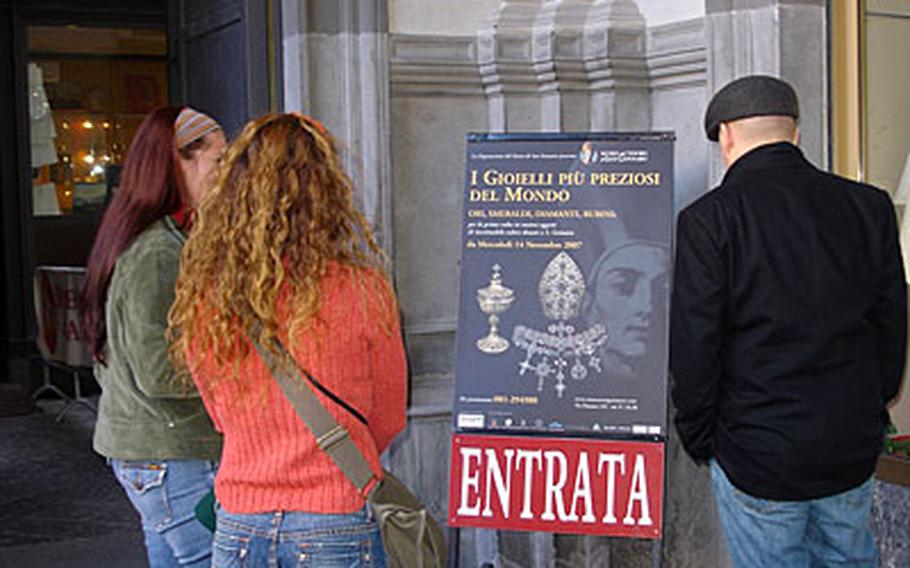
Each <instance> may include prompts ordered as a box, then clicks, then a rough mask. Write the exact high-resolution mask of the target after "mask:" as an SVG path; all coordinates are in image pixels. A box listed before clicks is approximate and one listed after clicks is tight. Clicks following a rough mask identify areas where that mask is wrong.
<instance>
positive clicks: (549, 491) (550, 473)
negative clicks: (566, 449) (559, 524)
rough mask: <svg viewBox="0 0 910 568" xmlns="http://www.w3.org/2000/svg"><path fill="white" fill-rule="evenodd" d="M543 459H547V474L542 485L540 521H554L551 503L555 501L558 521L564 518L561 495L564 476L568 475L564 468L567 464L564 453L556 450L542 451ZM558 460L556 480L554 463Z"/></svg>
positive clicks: (564, 483)
mask: <svg viewBox="0 0 910 568" xmlns="http://www.w3.org/2000/svg"><path fill="white" fill-rule="evenodd" d="M543 457H544V459H545V460H546V461H547V476H546V480H545V483H546V485H544V489H543V490H544V511H543V514H542V515H541V516H540V520H541V521H555V520H556V516H555V515H553V504H554V503H556V507H557V508H556V513H557V514H558V515H559V520H560V521H565V520H566V504H565V501H564V500H563V497H562V488H563V487H565V485H566V478H567V477H568V475H567V472H566V469H567V468H568V464H567V462H566V455H565V454H564V453H562V452H558V451H549V452H544V453H543ZM557 462H559V473H558V481H555V480H556V478H557V477H556V476H557V473H556V467H555V466H556V463H557Z"/></svg>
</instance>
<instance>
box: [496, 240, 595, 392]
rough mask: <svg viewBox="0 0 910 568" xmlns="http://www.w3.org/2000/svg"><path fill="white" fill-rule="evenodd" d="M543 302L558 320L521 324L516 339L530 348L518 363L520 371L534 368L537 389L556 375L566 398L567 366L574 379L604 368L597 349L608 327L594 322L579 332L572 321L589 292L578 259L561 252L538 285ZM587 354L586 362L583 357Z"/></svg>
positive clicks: (546, 311) (546, 312)
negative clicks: (535, 325) (538, 326)
mask: <svg viewBox="0 0 910 568" xmlns="http://www.w3.org/2000/svg"><path fill="white" fill-rule="evenodd" d="M538 293H539V295H540V306H541V309H542V310H543V313H544V315H545V316H547V318H548V319H550V320H554V322H555V323H552V324H550V325H548V326H547V331H538V330H535V329H531V328H529V327H526V326H523V325H518V326H515V330H514V332H513V333H512V341H513V342H514V343H515V345H516V346H518V347H519V348H520V349H522V350H524V351H525V352H526V357H525V359H524V361H522V362H521V363H519V364H518V374H519V375H524V374H525V373H527V372H529V371H530V372H533V373H534V374H535V375H536V376H537V390H538V391H542V390H543V386H544V383H545V382H546V380H547V379H548V378H550V377H551V376H553V377H555V379H556V384H555V385H554V388H555V389H556V396H558V397H560V398H562V395H563V393H564V392H565V390H566V388H567V387H566V384H565V379H566V369H567V368H568V374H569V376H571V377H572V378H573V379H574V380H577V381H582V380H584V379H585V378H587V376H588V370H589V369H594V370H596V371H597V372H600V370H601V369H600V358H599V357H597V356H595V355H594V353H596V352H597V349H598V348H599V347H600V346H601V345H603V344H604V343H606V341H607V329H606V327H604V326H603V325H602V324H594V325H592V326H591V327H589V328H588V329H586V330H584V331H580V332H578V333H576V332H575V327H574V326H573V325H571V324H569V323H568V321H569V320H571V319H574V318H576V317H578V315H579V312H580V311H581V305H582V300H583V299H584V296H585V277H584V274H583V273H582V271H581V269H580V268H579V267H578V264H577V263H576V262H575V260H574V259H573V258H572V257H571V256H569V254H568V253H566V252H560V253H559V254H557V255H556V256H555V257H553V259H552V260H550V262H549V263H548V264H547V266H546V268H545V269H544V271H543V274H541V276H540V284H539V286H538ZM584 358H587V361H586V362H583V359H584Z"/></svg>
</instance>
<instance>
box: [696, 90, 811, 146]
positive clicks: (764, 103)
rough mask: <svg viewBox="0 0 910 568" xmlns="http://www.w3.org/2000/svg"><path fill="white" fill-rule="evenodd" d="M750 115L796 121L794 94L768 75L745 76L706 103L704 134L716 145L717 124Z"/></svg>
mask: <svg viewBox="0 0 910 568" xmlns="http://www.w3.org/2000/svg"><path fill="white" fill-rule="evenodd" d="M750 116H792V117H793V118H794V119H795V120H799V101H798V100H797V98H796V91H794V90H793V87H791V86H790V84H789V83H787V82H785V81H781V80H780V79H778V78H776V77H770V76H768V75H748V76H746V77H742V78H739V79H736V80H735V81H732V82H730V83H727V84H726V85H725V86H724V88H723V89H721V90H719V91H717V94H715V95H714V97H713V98H712V99H711V102H710V103H708V110H707V111H706V112H705V134H707V135H708V140H711V141H712V142H717V136H718V132H719V130H720V124H721V123H722V122H731V121H734V120H739V119H741V118H748V117H750Z"/></svg>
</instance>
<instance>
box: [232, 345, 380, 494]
mask: <svg viewBox="0 0 910 568" xmlns="http://www.w3.org/2000/svg"><path fill="white" fill-rule="evenodd" d="M250 339H251V340H252V342H253V345H255V346H256V350H257V351H259V356H260V357H261V358H262V361H263V362H264V363H265V365H266V367H268V368H269V370H270V371H271V372H272V375H273V376H274V377H275V380H276V381H277V382H278V386H279V387H281V392H283V393H284V396H285V397H287V399H288V401H289V402H290V403H291V406H293V407H294V410H296V411H297V415H298V416H300V419H301V420H303V423H304V424H306V425H307V428H309V429H310V432H312V433H313V435H314V436H315V437H316V443H317V444H318V445H319V448H320V449H321V450H322V451H324V452H325V453H327V454H329V457H331V458H332V461H334V462H335V465H337V466H338V468H339V469H341V471H342V472H343V473H344V475H345V476H346V477H347V478H348V479H349V480H350V481H351V483H353V484H354V487H356V488H357V490H358V491H359V492H360V494H361V495H363V496H366V494H367V493H366V492H367V489H368V487H369V486H370V482H371V481H373V479H374V478H375V477H376V476H375V474H374V473H373V470H372V468H371V467H370V464H369V462H368V461H367V459H366V457H365V456H364V455H363V452H361V451H360V448H358V447H357V444H355V443H354V440H353V439H351V433H350V432H348V430H347V428H345V427H344V426H342V425H340V424H339V423H338V422H337V421H336V420H335V418H333V417H332V415H331V414H330V413H329V411H328V410H326V408H325V406H323V405H322V402H320V400H319V397H317V396H316V393H315V392H313V387H312V386H311V385H310V382H309V381H308V380H306V379H304V378H303V377H302V376H301V374H300V369H299V368H298V366H297V364H296V361H295V360H294V358H293V357H292V356H291V354H290V353H288V351H287V350H286V349H285V348H284V345H282V343H281V341H279V340H278V338H277V337H276V338H275V339H274V342H275V347H276V348H277V349H278V352H279V353H280V354H281V356H282V357H283V358H284V360H285V361H286V362H287V363H286V364H282V362H279V361H277V360H276V357H275V356H274V354H273V353H272V352H271V351H269V350H268V349H266V348H265V347H263V346H262V345H261V344H260V343H259V342H258V341H256V340H255V339H252V337H251V338H250ZM307 375H309V373H308V374H307Z"/></svg>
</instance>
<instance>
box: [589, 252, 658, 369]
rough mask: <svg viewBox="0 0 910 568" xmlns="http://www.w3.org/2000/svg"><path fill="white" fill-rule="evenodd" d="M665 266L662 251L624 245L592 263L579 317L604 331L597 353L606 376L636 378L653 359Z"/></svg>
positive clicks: (605, 253) (656, 343) (602, 255)
mask: <svg viewBox="0 0 910 568" xmlns="http://www.w3.org/2000/svg"><path fill="white" fill-rule="evenodd" d="M669 260H670V259H669V253H668V251H667V247H666V246H665V245H663V244H660V243H656V242H650V241H647V240H637V239H629V240H625V241H622V242H620V243H618V244H616V245H615V246H613V247H609V248H607V249H606V250H604V252H603V253H602V254H601V256H600V258H598V259H597V261H596V262H595V264H594V268H593V269H592V271H591V273H590V275H589V279H590V282H589V284H588V296H587V298H586V301H585V308H584V316H585V319H586V320H587V321H588V323H589V324H592V325H593V324H596V323H599V324H602V325H603V326H605V327H606V329H607V340H606V342H605V343H604V344H603V346H601V348H600V353H599V356H600V357H601V359H602V366H603V370H604V373H605V374H606V375H608V376H612V377H618V378H626V379H629V378H635V377H637V376H639V374H640V373H642V372H643V371H644V368H645V367H646V366H647V364H648V361H649V360H650V359H653V358H658V357H657V355H656V354H655V353H654V350H655V349H656V348H657V347H658V346H659V345H660V342H661V341H662V339H663V335H664V333H665V330H664V329H662V328H663V326H662V325H661V321H662V318H661V317H660V314H661V310H662V308H663V307H664V306H663V305H662V304H663V302H664V301H665V298H666V294H667V286H668V277H669V274H668V272H669V270H668V269H669V264H670V263H669Z"/></svg>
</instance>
